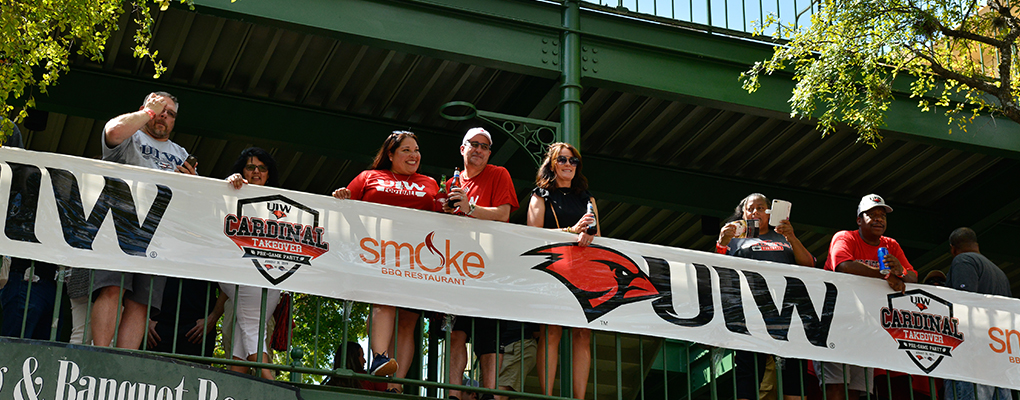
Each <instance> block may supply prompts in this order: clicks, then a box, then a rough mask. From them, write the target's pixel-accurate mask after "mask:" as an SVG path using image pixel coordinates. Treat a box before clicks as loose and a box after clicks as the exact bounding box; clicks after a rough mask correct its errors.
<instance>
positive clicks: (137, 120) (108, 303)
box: [91, 92, 198, 349]
mask: <svg viewBox="0 0 1020 400" xmlns="http://www.w3.org/2000/svg"><path fill="white" fill-rule="evenodd" d="M177 106H178V104H177V98H176V97H174V96H173V95H171V94H170V93H167V92H154V93H149V95H148V96H146V97H145V101H144V102H143V103H142V106H141V107H139V108H138V111H134V112H129V113H127V114H122V115H119V116H117V117H116V118H113V119H111V120H110V121H109V122H107V123H106V127H105V128H104V129H103V146H102V147H103V160H106V161H113V162H118V163H121V164H129V165H137V166H139V167H146V168H153V169H159V170H163V171H176V172H180V173H184V174H192V175H197V172H196V170H195V167H197V164H198V163H197V162H196V163H195V165H191V164H188V163H186V162H184V161H185V160H186V159H187V158H188V152H187V151H185V150H184V148H183V147H181V146H179V145H177V143H174V142H172V141H170V132H171V131H173V129H174V123H175V122H176V121H177ZM122 275H123V285H124V286H123V302H120V303H118V299H120V298H121V290H120V286H121V282H122ZM165 283H166V277H162V276H152V275H146V274H136V273H121V272H113V271H102V270H96V271H95V272H94V277H93V288H94V289H93V291H92V299H93V300H94V301H95V303H94V304H93V306H92V321H91V323H92V340H93V344H95V345H96V346H111V345H116V346H117V347H120V348H125V349H138V348H139V347H140V346H141V344H142V338H143V337H144V336H145V319H146V309H147V308H151V309H152V310H151V311H152V315H156V314H158V313H159V309H160V306H161V305H162V304H161V303H162V299H163V286H164V285H165ZM150 291H151V294H150ZM150 296H151V297H150ZM149 299H152V300H151V302H150V300H149ZM121 306H123V311H122V312H121V313H120V325H119V329H118V325H117V320H118V313H119V311H120V310H121ZM114 333H116V335H117V340H116V343H114Z"/></svg>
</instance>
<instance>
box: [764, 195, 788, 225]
mask: <svg viewBox="0 0 1020 400" xmlns="http://www.w3.org/2000/svg"><path fill="white" fill-rule="evenodd" d="M791 206H792V204H791V203H790V202H789V201H786V200H778V199H776V200H772V210H770V213H769V225H772V226H779V223H780V222H783V220H784V219H790V207H791Z"/></svg>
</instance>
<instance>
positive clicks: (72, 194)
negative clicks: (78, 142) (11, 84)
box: [4, 162, 173, 257]
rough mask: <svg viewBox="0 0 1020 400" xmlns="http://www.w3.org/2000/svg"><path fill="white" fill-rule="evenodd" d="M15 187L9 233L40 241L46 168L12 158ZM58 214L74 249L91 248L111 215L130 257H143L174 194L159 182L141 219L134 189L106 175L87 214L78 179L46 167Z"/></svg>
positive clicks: (7, 226) (6, 230)
mask: <svg viewBox="0 0 1020 400" xmlns="http://www.w3.org/2000/svg"><path fill="white" fill-rule="evenodd" d="M7 164H8V165H9V166H10V167H11V171H12V178H11V191H10V196H9V199H8V209H7V218H6V223H5V225H4V234H5V235H7V238H9V239H11V240H18V241H22V242H31V243H39V239H38V238H37V237H36V234H35V222H36V214H37V211H38V208H39V191H40V190H41V189H40V188H41V185H42V182H41V181H42V179H41V178H42V172H41V170H40V169H39V167H36V166H34V165H27V164H19V163H13V162H9V163H7ZM46 171H47V172H49V176H50V183H51V185H52V187H53V197H54V198H55V199H56V207H57V215H58V216H59V217H60V227H61V232H62V233H63V237H64V241H65V242H67V244H68V245H69V246H71V247H74V248H77V249H84V250H92V242H93V241H95V239H96V234H97V233H99V227H100V226H102V225H103V220H104V219H106V216H107V215H108V214H112V215H113V225H114V228H115V229H116V231H117V242H118V244H119V245H120V249H121V250H122V251H123V252H124V253H125V254H127V255H132V256H139V257H143V256H145V254H146V250H147V249H148V247H149V242H151V241H152V235H153V234H154V233H155V232H156V228H158V227H159V222H160V220H161V219H162V218H163V213H164V212H166V209H167V206H169V205H170V199H171V198H172V197H173V192H172V191H171V190H170V188H169V187H166V186H163V185H156V188H157V189H158V193H157V194H156V199H155V200H154V201H153V203H152V206H151V207H149V212H148V214H147V215H146V216H145V221H143V222H142V223H141V224H139V223H138V211H137V208H136V207H135V202H134V198H133V197H132V196H131V187H130V186H128V184H127V183H126V182H124V181H123V180H121V179H118V178H113V177H109V176H104V177H103V180H104V185H103V190H102V192H101V193H100V194H99V198H98V199H97V200H96V204H95V205H94V206H93V207H92V210H91V212H89V213H88V214H86V213H85V207H84V205H83V204H82V197H81V190H80V188H79V185H78V180H77V178H75V176H74V174H73V173H71V171H67V170H63V169H59V168H52V167H47V168H46Z"/></svg>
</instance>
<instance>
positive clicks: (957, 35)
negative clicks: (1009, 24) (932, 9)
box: [938, 23, 1006, 47]
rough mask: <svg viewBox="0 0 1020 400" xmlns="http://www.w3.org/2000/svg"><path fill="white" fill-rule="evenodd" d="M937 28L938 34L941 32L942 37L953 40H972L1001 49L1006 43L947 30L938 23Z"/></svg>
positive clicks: (968, 33)
mask: <svg viewBox="0 0 1020 400" xmlns="http://www.w3.org/2000/svg"><path fill="white" fill-rule="evenodd" d="M938 26H939V32H941V33H942V34H943V35H946V36H950V37H954V38H959V39H967V40H973V41H975V42H981V43H985V44H988V45H991V46H995V47H1002V46H1004V45H1006V43H1005V42H1003V41H1001V40H998V39H993V38H990V37H987V36H981V35H978V34H976V33H974V32H968V31H961V30H959V29H949V28H946V27H945V26H944V25H942V24H941V23H939V24H938Z"/></svg>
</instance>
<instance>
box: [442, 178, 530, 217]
mask: <svg viewBox="0 0 1020 400" xmlns="http://www.w3.org/2000/svg"><path fill="white" fill-rule="evenodd" d="M451 184H453V178H450V180H448V181H446V187H448V188H449V187H452V186H450V185H451ZM460 186H461V187H463V188H464V189H465V190H467V195H468V201H469V202H470V203H471V204H474V205H476V206H481V207H498V206H501V205H504V204H509V205H510V212H514V210H516V209H517V208H518V207H519V204H518V203H517V191H515V190H514V182H513V180H511V179H510V172H508V171H507V170H506V168H503V167H499V166H495V165H486V166H485V169H483V170H482V173H480V174H478V175H475V176H473V177H471V178H464V176H463V175H461V177H460ZM509 220H510V219H509V218H507V219H506V220H504V221H503V222H506V221H509Z"/></svg>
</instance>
